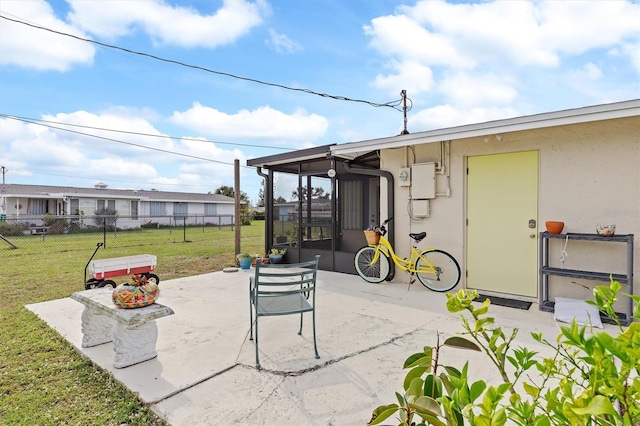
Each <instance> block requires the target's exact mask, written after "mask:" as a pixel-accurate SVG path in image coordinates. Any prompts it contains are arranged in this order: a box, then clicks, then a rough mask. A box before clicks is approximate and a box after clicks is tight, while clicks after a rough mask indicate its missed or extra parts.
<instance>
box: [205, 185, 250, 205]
mask: <svg viewBox="0 0 640 426" xmlns="http://www.w3.org/2000/svg"><path fill="white" fill-rule="evenodd" d="M214 194H218V195H226V196H227V197H231V198H235V196H236V191H235V190H234V189H233V187H231V186H227V185H222V186H220V187H219V188H218V189H216V190H215V192H214ZM240 201H244V202H246V203H249V196H248V195H247V193H246V192H244V191H240Z"/></svg>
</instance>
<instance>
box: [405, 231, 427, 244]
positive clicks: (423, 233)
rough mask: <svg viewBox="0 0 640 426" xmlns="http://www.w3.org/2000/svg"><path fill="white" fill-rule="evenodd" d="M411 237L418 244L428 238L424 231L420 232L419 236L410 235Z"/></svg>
mask: <svg viewBox="0 0 640 426" xmlns="http://www.w3.org/2000/svg"><path fill="white" fill-rule="evenodd" d="M409 236H410V237H411V238H413V239H414V240H416V243H419V242H420V241H422V240H423V239H424V237H426V236H427V233H426V232H424V231H422V232H420V233H418V234H409Z"/></svg>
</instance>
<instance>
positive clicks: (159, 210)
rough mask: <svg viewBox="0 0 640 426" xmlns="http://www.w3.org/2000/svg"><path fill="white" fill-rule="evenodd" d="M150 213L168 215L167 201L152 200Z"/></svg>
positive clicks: (152, 214)
mask: <svg viewBox="0 0 640 426" xmlns="http://www.w3.org/2000/svg"><path fill="white" fill-rule="evenodd" d="M149 214H150V215H151V216H166V215H167V206H166V203H164V202H161V201H152V202H151V203H149Z"/></svg>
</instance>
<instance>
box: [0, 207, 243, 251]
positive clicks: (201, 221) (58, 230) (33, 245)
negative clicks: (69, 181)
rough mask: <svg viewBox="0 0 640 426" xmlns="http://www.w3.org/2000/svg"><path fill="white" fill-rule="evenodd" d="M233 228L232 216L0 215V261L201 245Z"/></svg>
mask: <svg viewBox="0 0 640 426" xmlns="http://www.w3.org/2000/svg"><path fill="white" fill-rule="evenodd" d="M233 229H234V217H233V215H213V216H203V215H191V216H145V217H143V216H137V217H126V216H124V217H123V216H52V215H42V216H20V217H0V259H2V262H8V261H11V260H12V259H14V261H19V260H20V258H21V257H22V256H24V255H25V254H34V253H59V252H78V253H82V256H84V255H86V256H87V257H88V256H90V254H91V253H92V252H93V250H94V249H95V247H96V246H97V244H98V243H102V245H103V247H104V248H105V249H106V248H118V247H127V246H129V247H130V246H152V245H155V244H169V243H175V242H194V241H205V240H211V239H214V238H219V235H220V230H228V231H233ZM229 235H230V236H231V235H232V233H229Z"/></svg>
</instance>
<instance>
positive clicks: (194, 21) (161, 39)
mask: <svg viewBox="0 0 640 426" xmlns="http://www.w3.org/2000/svg"><path fill="white" fill-rule="evenodd" d="M69 3H70V4H71V7H72V9H73V12H72V13H70V14H69V18H70V20H71V22H73V23H74V25H77V26H78V27H79V28H81V29H83V30H84V31H86V32H89V33H91V34H95V35H96V36H99V37H101V38H106V39H114V38H117V37H123V36H126V35H129V34H131V33H133V32H135V31H136V30H142V31H144V32H146V33H147V34H149V36H151V38H152V39H153V40H154V42H155V43H158V44H162V45H174V46H181V47H208V48H215V47H218V46H221V45H225V44H228V43H232V42H233V41H235V40H237V39H238V38H239V37H241V36H243V35H245V34H247V33H248V32H249V31H250V30H251V29H252V28H253V27H255V26H256V25H259V24H260V23H262V20H263V17H264V16H265V15H267V14H268V13H269V11H270V10H269V6H268V4H267V3H266V2H265V1H263V0H258V1H256V2H254V3H252V2H249V1H246V0H225V1H224V2H223V5H222V7H221V8H220V9H218V10H217V11H216V12H215V13H213V14H211V15H202V14H200V13H199V12H197V11H196V10H194V9H191V8H187V7H181V6H173V5H170V4H168V3H167V2H166V1H163V0H153V1H135V2H134V1H109V2H88V1H85V0H69Z"/></svg>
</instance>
